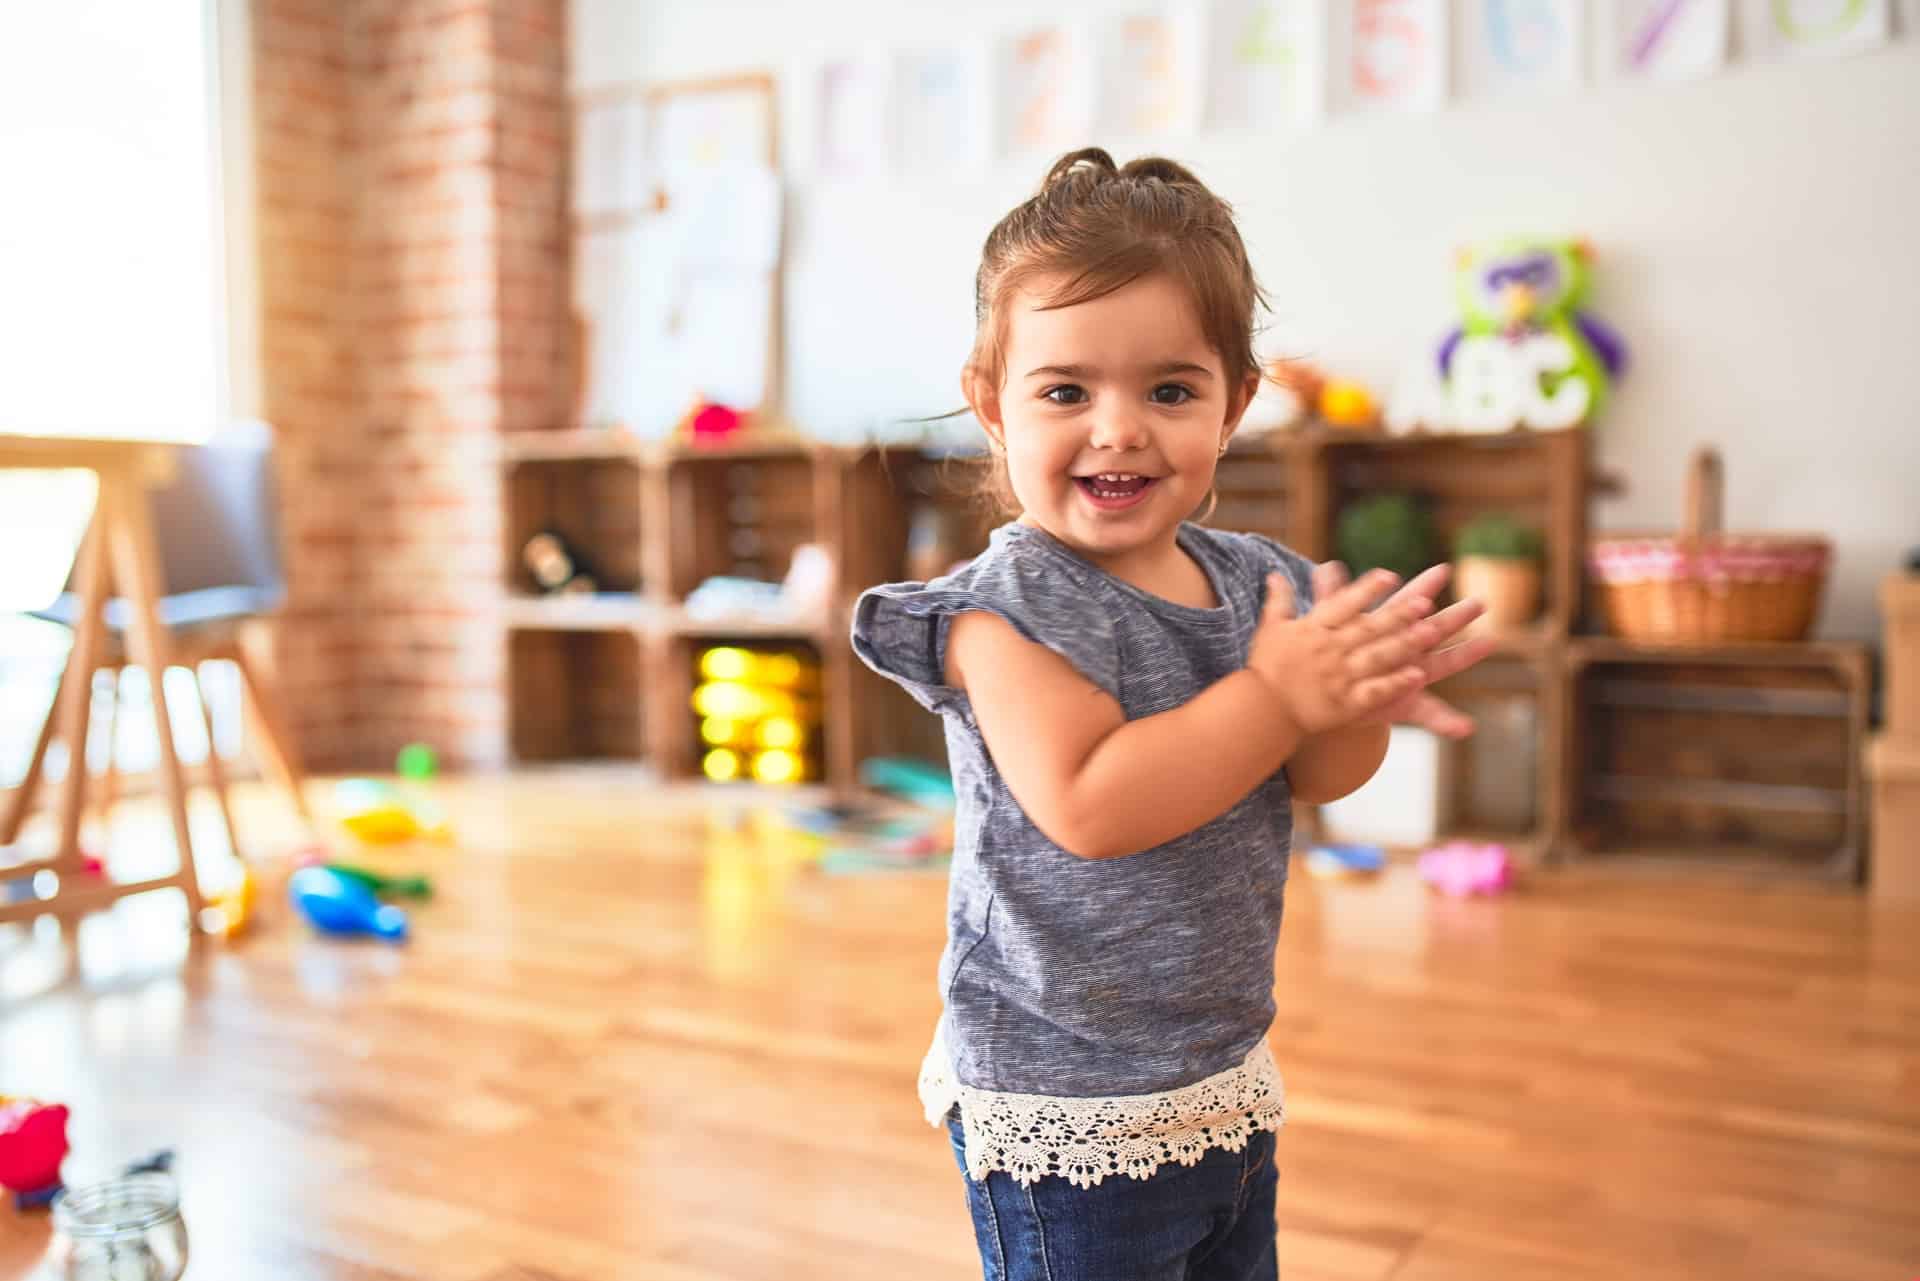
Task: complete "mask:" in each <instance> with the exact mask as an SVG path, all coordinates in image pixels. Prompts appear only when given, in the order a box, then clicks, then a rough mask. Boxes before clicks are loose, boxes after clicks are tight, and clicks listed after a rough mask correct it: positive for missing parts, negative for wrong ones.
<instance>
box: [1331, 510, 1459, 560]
mask: <svg viewBox="0 0 1920 1281" xmlns="http://www.w3.org/2000/svg"><path fill="white" fill-rule="evenodd" d="M1333 542H1334V547H1335V549H1336V550H1337V551H1338V553H1339V555H1340V559H1341V560H1343V561H1345V562H1346V563H1347V569H1348V570H1350V571H1351V572H1352V574H1353V576H1354V577H1355V578H1358V577H1359V576H1360V575H1362V574H1364V573H1366V572H1367V571H1368V570H1370V569H1390V570H1392V571H1393V572H1394V573H1396V574H1398V575H1400V577H1402V578H1412V577H1413V576H1414V575H1415V574H1417V573H1419V572H1420V571H1421V570H1423V569H1426V568H1428V567H1429V566H1431V565H1433V564H1434V563H1435V562H1436V561H1437V560H1438V559H1439V557H1438V556H1437V555H1435V552H1434V549H1435V547H1436V545H1437V543H1436V540H1435V538H1434V533H1433V521H1432V519H1431V518H1430V517H1429V516H1428V515H1427V511H1426V508H1425V507H1423V506H1421V504H1420V503H1419V501H1418V500H1417V499H1415V498H1414V497H1413V496H1412V495H1411V494H1379V495H1376V496H1375V497H1372V498H1362V499H1360V500H1359V501H1358V502H1353V503H1349V504H1347V505H1346V506H1345V507H1343V508H1341V509H1340V519H1339V521H1338V523H1337V524H1336V526H1335V529H1334V535H1333Z"/></svg>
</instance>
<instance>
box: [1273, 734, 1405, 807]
mask: <svg viewBox="0 0 1920 1281" xmlns="http://www.w3.org/2000/svg"><path fill="white" fill-rule="evenodd" d="M1387 735H1388V727H1387V725H1386V723H1385V722H1384V721H1377V722H1373V723H1371V724H1362V725H1349V726H1347V727H1346V728H1345V729H1336V730H1328V731H1327V732H1326V733H1324V734H1315V735H1313V736H1312V737H1311V738H1308V739H1305V740H1303V741H1302V742H1301V744H1300V746H1299V748H1298V749H1297V750H1296V751H1295V752H1294V753H1293V755H1292V756H1290V757H1288V758H1287V783H1288V785H1289V786H1290V787H1291V788H1292V789H1293V799H1294V800H1296V801H1301V802H1303V803H1305V804H1307V805H1325V804H1326V803H1327V802H1329V801H1337V800H1339V799H1340V798H1341V797H1343V796H1347V795H1350V794H1351V793H1353V792H1355V791H1358V790H1359V789H1360V786H1361V785H1362V784H1364V783H1365V782H1366V781H1367V780H1368V779H1370V778H1372V777H1373V775H1374V771H1375V770H1377V769H1379V768H1380V762H1381V761H1384V760H1386V759H1387Z"/></svg>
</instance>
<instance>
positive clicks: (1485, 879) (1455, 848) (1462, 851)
mask: <svg viewBox="0 0 1920 1281" xmlns="http://www.w3.org/2000/svg"><path fill="white" fill-rule="evenodd" d="M1420 879H1421V880H1423V881H1425V882H1426V883H1427V884H1429V885H1431V886H1433V888H1435V889H1436V890H1439V891H1440V892H1441V893H1443V894H1450V895H1452V896H1453V897H1455V898H1465V897H1466V896H1467V895H1469V894H1498V893H1499V892H1500V891H1502V890H1504V889H1506V888H1507V887H1508V886H1510V885H1512V884H1513V855H1512V853H1511V852H1509V851H1508V849H1507V847H1506V846H1504V845H1495V844H1484V845H1483V844H1479V843H1477V842H1474V841H1450V842H1448V843H1447V844H1445V845H1440V846H1436V847H1435V848H1433V849H1430V850H1428V851H1427V852H1426V853H1424V854H1422V855H1421V856H1420Z"/></svg>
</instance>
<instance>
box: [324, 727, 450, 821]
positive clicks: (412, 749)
mask: <svg viewBox="0 0 1920 1281" xmlns="http://www.w3.org/2000/svg"><path fill="white" fill-rule="evenodd" d="M395 768H396V769H397V770H398V772H399V774H400V777H401V778H403V779H406V780H408V781H409V782H410V783H412V784H413V785H414V787H413V788H411V789H404V790H403V789H402V788H401V787H397V786H395V785H394V784H392V783H387V782H383V781H380V780H378V779H370V778H349V779H346V780H344V781H342V782H341V783H340V785H339V786H338V787H337V788H335V789H334V797H335V799H336V801H337V802H338V803H339V809H340V823H341V825H342V826H343V827H345V828H346V829H347V831H348V832H349V833H351V834H352V835H353V837H354V838H355V839H356V840H359V841H363V842H365V843H366V844H368V845H398V844H401V843H403V842H406V841H417V840H428V841H438V842H440V843H441V844H450V843H451V842H452V840H453V829H452V828H451V827H450V826H449V825H448V824H447V821H446V819H445V818H444V817H442V816H441V815H440V813H439V811H438V810H436V809H435V808H434V807H433V806H432V805H431V804H430V803H429V802H428V801H427V800H426V799H425V798H424V797H417V796H415V795H413V794H412V792H414V791H418V790H420V789H423V788H424V787H425V785H426V783H427V782H428V781H429V780H430V779H432V777H433V775H434V772H435V770H436V769H437V768H438V765H437V761H436V759H435V757H434V754H433V749H432V748H431V747H428V746H427V745H426V744H425V743H409V744H407V745H406V746H405V747H403V748H401V749H400V755H399V758H398V759H397V760H396V762H395Z"/></svg>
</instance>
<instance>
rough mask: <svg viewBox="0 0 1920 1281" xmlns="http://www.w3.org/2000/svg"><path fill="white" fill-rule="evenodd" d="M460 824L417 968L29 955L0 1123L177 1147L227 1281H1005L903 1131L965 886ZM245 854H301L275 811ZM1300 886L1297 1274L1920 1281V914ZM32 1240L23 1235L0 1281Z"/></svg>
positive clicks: (569, 780)
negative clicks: (49, 1118)
mask: <svg viewBox="0 0 1920 1281" xmlns="http://www.w3.org/2000/svg"><path fill="white" fill-rule="evenodd" d="M443 798H444V799H445V800H446V801H447V802H448V803H449V806H450V808H451V810H452V812H453V814H454V815H455V816H456V822H457V825H458V828H459V835H460V844H459V846H458V847H457V848H455V849H452V850H435V851H431V852H429V853H426V854H424V855H420V856H417V857H415V858H413V859H411V860H409V865H411V866H415V867H418V868H420V869H422V870H426V871H429V872H431V873H433V874H434V875H436V877H437V878H438V881H439V885H440V888H441V894H440V897H439V899H438V900H437V901H436V902H434V903H433V904H432V905H431V906H430V907H428V908H427V909H425V910H423V911H420V912H418V913H417V914H416V918H415V922H414V929H415V938H414V940H413V942H412V943H411V944H410V945H409V946H407V947H406V948H404V949H394V948H388V947H385V946H381V945H378V944H373V945H351V944H342V943H339V942H332V941H323V940H320V939H317V938H314V937H312V936H310V935H309V934H308V932H307V931H306V930H305V929H304V928H303V927H300V926H298V925H297V924H296V923H294V922H292V921H290V920H289V919H288V917H287V914H286V913H285V911H284V910H282V909H280V907H279V906H278V904H277V903H276V904H274V910H273V911H272V914H271V916H270V918H269V919H268V920H267V921H266V922H265V926H264V929H263V930H262V931H261V932H260V933H259V934H258V935H257V936H255V937H253V938H251V939H250V940H248V941H246V942H244V943H242V944H240V945H237V946H231V947H227V946H221V945H211V946H208V947H205V948H203V949H200V950H199V951H198V952H197V953H196V954H195V955H193V956H192V957H190V958H183V956H182V955H181V949H180V947H179V945H178V935H177V933H175V932H173V931H169V930H167V929H165V928H163V922H162V921H161V920H160V919H159V918H160V916H163V915H164V914H165V912H166V910H167V909H166V907H165V905H157V906H152V907H147V908H144V909H142V908H140V907H139V906H138V905H126V906H124V907H123V908H121V909H120V910H119V911H118V912H117V913H116V914H114V915H112V916H106V917H100V918H96V919H94V920H92V921H90V922H88V923H87V924H86V925H85V926H84V928H83V932H82V935H81V940H80V948H79V956H78V961H77V969H78V974H77V976H74V977H67V978H62V977H61V949H60V947H59V946H58V944H57V942H56V941H53V940H50V939H49V938H47V936H46V934H45V932H44V931H42V932H41V933H39V934H28V933H26V932H24V931H21V930H17V929H16V930H12V931H7V930H0V1092H8V1093H19V1094H32V1095H39V1096H44V1097H49V1098H55V1099H60V1100H63V1101H65V1102H67V1103H69V1104H71V1105H72V1107H73V1109H74V1122H73V1132H74V1140H75V1152H74V1155H73V1156H72V1157H71V1158H70V1160H69V1163H68V1167H67V1171H68V1175H69V1178H70V1180H74V1181H79V1180H82V1179H84V1178H86V1177H89V1176H97V1175H99V1174H102V1173H105V1172H107V1171H108V1170H110V1169H111V1168H113V1167H115V1166H117V1165H118V1164H121V1163H123V1162H125V1161H127V1160H129V1159H132V1158H134V1157H137V1156H141V1155H144V1154H146V1153H147V1152H149V1151H151V1150H152V1149H155V1148H158V1147H161V1146H172V1147H174V1148H176V1149H177V1150H178V1153H179V1166H178V1169H179V1173H180V1175H181V1178H182V1182H183V1188H184V1202H185V1210H186V1217H187V1221H188V1224H189V1226H190V1228H191V1231H192V1235H193V1241H194V1254H195V1262H194V1264H193V1267H192V1268H191V1269H190V1270H189V1274H188V1275H189V1277H200V1278H207V1279H208V1281H217V1279H223V1278H234V1279H236V1281H256V1279H258V1281H303V1279H305V1278H364V1279H371V1278H395V1277H422V1278H435V1279H440V1281H607V1279H611V1278H622V1279H625V1278H635V1279H640V1281H722V1279H741V1281H745V1279H748V1278H752V1279H755V1281H759V1279H761V1278H779V1279H782V1281H807V1279H812V1278H820V1279H823V1281H824V1279H829V1278H830V1279H832V1281H851V1279H854V1278H887V1279H888V1281H901V1279H907V1278H911V1279H915V1281H918V1279H926V1281H938V1279H941V1278H955V1279H957V1278H963V1277H968V1276H977V1275H978V1274H979V1269H978V1264H977V1263H976V1262H975V1259H974V1254H973V1247H972V1244H971V1240H970V1236H969V1229H968V1225H967V1220H966V1218H965V1213H964V1210H963V1206H962V1194H961V1188H960V1183H959V1175H958V1173H957V1171H956V1170H955V1169H954V1166H953V1163H952V1159H951V1157H950V1155H949V1154H948V1150H947V1146H946V1142H945V1139H944V1137H943V1136H941V1135H940V1134H938V1133H936V1132H934V1131H932V1130H930V1129H928V1128H927V1127H926V1126H925V1125H924V1124H923V1123H922V1122H921V1121H920V1120H919V1117H918V1112H917V1108H916V1106H915V1103H914V1099H913V1079H914V1073H915V1069H916V1066H917V1064H918V1062H919V1058H920V1054H921V1051H922V1049H923V1047H924V1045H925V1042H926V1038H927V1034H928V1031H929V1029H930V1027H931V1023H932V1019H933V1017H934V1014H935V1011H936V1006H937V997H936V992H935V984H934V979H933V967H934V963H935V959H936V955H937V952H938V948H939V944H940V933H941V918H942V903H943V893H944V886H943V883H942V882H941V881H940V880H939V879H938V878H934V877H927V876H900V875H885V874H878V875H868V876H860V877H829V876H825V875H823V874H821V873H819V872H818V871H816V870H814V869H812V868H810V867H808V866H806V865H805V864H804V863H803V862H802V861H800V860H798V859H797V858H796V857H795V855H794V853H793V851H792V848H791V846H790V845H788V844H786V843H784V842H781V841H779V840H777V839H770V838H767V837H766V836H765V835H764V834H760V835H757V834H756V833H755V831H754V830H753V829H752V828H751V826H749V827H748V828H746V829H744V830H742V829H739V828H736V827H735V826H734V825H733V824H732V823H730V822H728V821H726V820H724V819H721V818H715V817H713V816H711V815H710V814H709V813H708V809H709V806H710V804H711V799H710V796H703V795H699V794H696V795H694V796H691V797H689V796H688V795H686V794H684V793H681V794H673V795H664V794H661V793H657V792H648V791H646V790H644V789H638V788H635V787H633V786H632V785H631V784H629V783H627V782H626V781H624V780H621V779H618V778H615V777H610V776H607V775H600V774H578V775H564V776H552V775H548V776H543V777H521V778H516V779H512V780H507V781H502V782H485V783H470V784H465V785H462V786H461V787H459V788H458V789H452V788H449V789H444V797H443ZM199 817H205V816H204V815H202V816H199ZM157 818H158V815H157V814H154V815H151V816H143V815H141V814H140V813H138V812H136V813H133V814H131V815H129V816H128V818H127V819H126V820H125V821H123V822H122V823H121V825H120V827H119V831H118V835H117V836H116V841H115V848H116V850H121V851H124V852H125V854H126V855H127V856H128V857H129V858H132V859H137V858H138V857H139V856H140V855H141V853H142V852H143V851H145V850H146V849H148V848H149V847H150V846H153V845H164V832H165V829H164V826H161V825H159V824H157V823H156V822H152V821H150V820H156V819H157ZM242 819H243V823H245V824H246V826H247V829H248V830H249V831H251V832H256V833H261V844H262V845H263V846H264V847H267V848H273V847H274V846H275V845H276V844H277V845H279V846H280V847H282V848H284V844H285V841H284V838H283V836H282V834H281V831H282V829H277V828H276V824H278V823H280V822H282V821H283V820H282V819H281V818H280V817H279V812H278V809H277V808H276V807H275V806H274V805H273V804H272V803H271V798H270V797H267V796H265V795H264V794H256V795H254V796H252V797H250V798H249V804H248V805H247V807H246V809H245V811H244V812H243V814H242ZM1292 888H1293V893H1292V896H1291V902H1290V903H1289V912H1288V918H1287V925H1286V930H1285V934H1284V938H1283V941H1282V944H1281V957H1280V965H1279V976H1278V979H1279V981H1278V989H1277V990H1278V994H1279V1005H1280V1013H1279V1019H1278V1023H1277V1025H1276V1026H1275V1028H1274V1031H1273V1035H1272V1044H1273V1047H1274V1051H1275V1054H1276V1056H1277V1057H1278V1059H1279V1061H1280V1064H1281V1066H1282V1069H1283V1071H1284V1072H1285V1073H1286V1076H1287V1083H1288V1087H1289V1088H1288V1113H1289V1124H1288V1126H1287V1129H1286V1131H1285V1132H1284V1134H1283V1136H1282V1139H1281V1144H1280V1160H1281V1166H1282V1178H1281V1187H1280V1198H1281V1224H1282V1226H1281V1231H1280V1257H1281V1261H1282V1268H1283V1273H1284V1275H1285V1276H1286V1277H1287V1278H1288V1279H1289V1281H1383V1279H1384V1278H1389V1277H1391V1278H1393V1279H1394V1281H1532V1279H1536V1278H1537V1279H1540V1281H1547V1279H1552V1281H1586V1279H1588V1278H1592V1279H1594V1281H1599V1279H1601V1278H1605V1279H1606V1281H1621V1279H1625V1278H1634V1279H1636V1281H1638V1279H1642V1278H1654V1277H1660V1278H1665V1277H1675V1278H1680V1277H1684V1278H1696V1277H1697V1278H1722V1277H1724V1278H1742V1279H1743V1281H1745V1279H1751V1278H1762V1277H1764V1278H1767V1279H1768V1281H1780V1279H1782V1278H1822V1279H1831V1281H1859V1279H1861V1278H1887V1279H1890V1281H1908V1279H1910V1278H1913V1277H1914V1276H1916V1275H1920V917H1916V916H1915V915H1912V914H1908V915H1903V916H1894V915H1889V914H1885V913H1882V914H1879V915H1876V914H1875V913H1874V912H1873V911H1872V910H1871V908H1870V906H1869V905H1868V903H1867V902H1866V901H1865V899H1864V898H1863V897H1861V896H1857V895H1851V894H1843V893H1835V892H1832V891H1816V890H1781V889H1759V890H1757V889H1748V888H1742V887H1737V886H1729V885H1724V884H1722V885H1713V884H1707V885H1701V884H1697V883H1691V882H1676V881H1669V880H1658V879H1648V878H1645V877H1636V878H1628V879H1621V878H1617V877H1603V876H1598V875H1595V874H1591V873H1582V874H1580V875H1578V876H1574V875H1561V876H1551V877H1540V878H1536V879H1534V880H1533V881H1532V882H1531V883H1530V884H1529V886H1528V887H1527V888H1526V889H1525V890H1524V892H1521V893H1519V894H1516V895H1514V896H1512V897H1510V898H1508V899H1506V900H1504V901H1500V902H1471V903H1455V902H1450V901H1444V900H1436V899H1432V898H1429V897H1428V896H1427V894H1426V893H1425V891H1424V890H1423V889H1422V888H1421V887H1420V886H1419V885H1418V884H1417V883H1416V882H1414V881H1413V880H1412V879H1411V877H1410V876H1408V875H1407V874H1406V873H1405V872H1404V871H1396V872H1394V873H1393V874H1391V875H1389V876H1388V877H1386V878H1385V879H1384V880H1383V881H1380V882H1378V883H1375V884H1371V885H1329V884H1323V883H1318V882H1315V881H1313V880H1311V879H1309V878H1308V877H1307V876H1306V875H1304V874H1300V875H1298V876H1297V877H1296V879H1295V882H1294V884H1293V887H1292ZM45 1233H46V1227H45V1219H44V1216H20V1215H16V1214H14V1213H13V1212H12V1211H11V1210H8V1209H0V1278H10V1277H18V1276H23V1275H29V1274H31V1273H32V1271H33V1270H34V1269H35V1267H36V1265H37V1261H38V1260H39V1259H40V1257H41V1254H42V1252H43V1251H44V1248H45V1244H46V1238H45Z"/></svg>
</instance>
